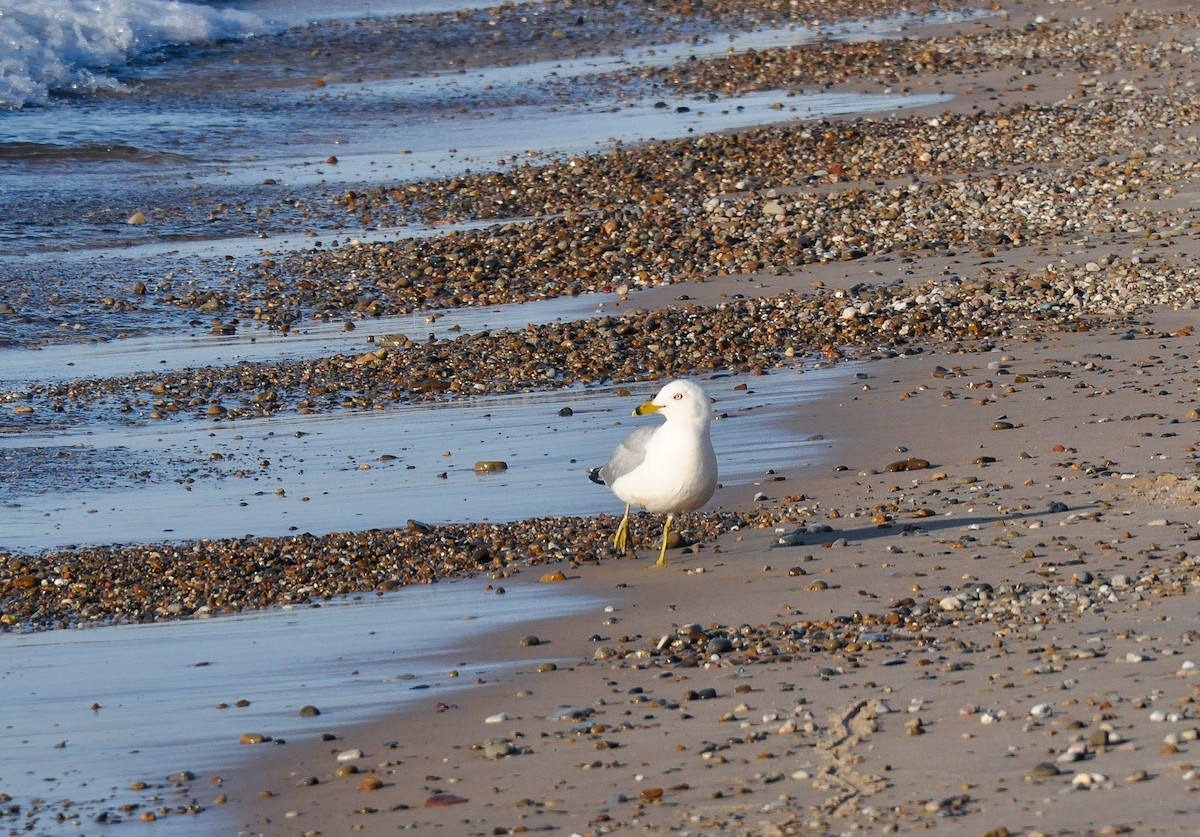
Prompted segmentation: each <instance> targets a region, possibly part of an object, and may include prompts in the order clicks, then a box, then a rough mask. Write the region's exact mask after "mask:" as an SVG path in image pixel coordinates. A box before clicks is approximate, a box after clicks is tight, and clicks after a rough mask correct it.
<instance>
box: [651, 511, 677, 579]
mask: <svg viewBox="0 0 1200 837" xmlns="http://www.w3.org/2000/svg"><path fill="white" fill-rule="evenodd" d="M674 518H675V515H673V514H668V515H667V522H666V523H664V524H663V545H662V550H660V551H659V553H658V563H657V564H655V566H657V567H665V566H666V565H667V533H668V532H670V531H671V521H672V520H673V519H674Z"/></svg>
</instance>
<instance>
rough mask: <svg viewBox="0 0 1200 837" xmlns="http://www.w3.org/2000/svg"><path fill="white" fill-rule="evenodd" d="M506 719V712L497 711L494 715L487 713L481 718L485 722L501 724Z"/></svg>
mask: <svg viewBox="0 0 1200 837" xmlns="http://www.w3.org/2000/svg"><path fill="white" fill-rule="evenodd" d="M507 720H508V713H507V712H497V713H496V714H495V715H488V716H487V717H486V718H484V719H483V722H484V723H485V724H502V723H504V722H505V721H507Z"/></svg>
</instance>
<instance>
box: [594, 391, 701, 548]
mask: <svg viewBox="0 0 1200 837" xmlns="http://www.w3.org/2000/svg"><path fill="white" fill-rule="evenodd" d="M711 404H712V400H711V399H710V398H709V397H708V396H707V395H705V393H704V390H703V389H701V388H700V386H699V385H698V384H696V383H694V382H692V381H688V380H678V381H671V383H669V384H667V385H666V386H665V387H663V388H662V389H661V390H659V392H658V395H656V396H654V398H653V399H651V400H650V401H647V402H646V403H645V404H642V405H641V406H639V407H638V408H637V409H635V410H634V411H633V414H634V415H635V416H644V415H646V414H647V413H658V414H659V415H661V416H662V417H663V418H664V419H666V421H664V422H663V423H662V424H661V425H659V426H658V427H640V428H638V429H637V430H635V431H633V432H632V433H630V434H629V435H628V436H626V437H625V440H624V441H623V442H621V444H619V445H617V449H616V450H614V451H613V453H612V456H610V457H609V458H608V462H606V463H604V465H603V466H601V467H600V468H594V469H592V470H591V471H590V472H589V474H588V476H589V477H590V478H591V480H592V481H593V482H597V483H600V484H601V485H607V486H608V487H609V488H610V489H611V490H612V493H613V494H616V495H617V497H618V498H619V499H621V500H624V501H625V516H624V517H622V518H621V524H620V525H619V526H618V527H617V533H616V535H614V536H613V546H615V547H616V548H617V551H619V552H626V551H627V550H628V546H629V509H630V507H631V506H637V507H639V508H643V509H645V510H646V511H648V512H652V513H653V514H665V515H666V516H667V520H666V523H665V524H663V536H662V550H661V551H660V552H659V554H658V566H663V565H665V564H666V563H667V534H668V533H669V532H670V530H671V521H672V520H674V519H675V515H677V514H681V513H682V512H690V511H695V510H696V509H698V508H700V507H701V506H703V505H704V504H705V503H707V502H708V501H709V498H711V497H712V495H713V492H714V491H715V490H716V488H717V455H716V453H715V452H714V451H713V446H712V440H711V439H710V438H709V435H708V434H709V425H710V424H711V423H712V408H711V406H710V405H711Z"/></svg>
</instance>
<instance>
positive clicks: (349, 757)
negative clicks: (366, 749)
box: [337, 747, 363, 761]
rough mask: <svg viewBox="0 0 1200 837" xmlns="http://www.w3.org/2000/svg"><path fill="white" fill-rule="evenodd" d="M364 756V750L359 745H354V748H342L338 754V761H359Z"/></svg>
mask: <svg viewBox="0 0 1200 837" xmlns="http://www.w3.org/2000/svg"><path fill="white" fill-rule="evenodd" d="M362 757H363V751H362V750H360V749H359V748H358V747H354V748H353V749H350V750H342V751H341V752H340V753H338V754H337V760H338V761H357V760H358V759H361V758H362Z"/></svg>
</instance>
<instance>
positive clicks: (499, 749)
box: [483, 738, 517, 759]
mask: <svg viewBox="0 0 1200 837" xmlns="http://www.w3.org/2000/svg"><path fill="white" fill-rule="evenodd" d="M516 753H517V748H516V747H515V746H513V743H512V742H511V741H509V740H508V739H507V738H493V739H492V740H491V741H488V742H487V743H486V744H484V745H483V757H484V758H485V759H502V758H504V757H506V756H511V755H515V754H516Z"/></svg>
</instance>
